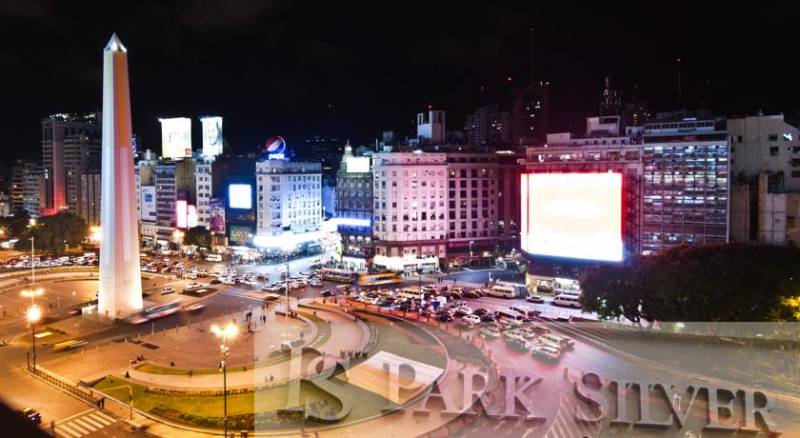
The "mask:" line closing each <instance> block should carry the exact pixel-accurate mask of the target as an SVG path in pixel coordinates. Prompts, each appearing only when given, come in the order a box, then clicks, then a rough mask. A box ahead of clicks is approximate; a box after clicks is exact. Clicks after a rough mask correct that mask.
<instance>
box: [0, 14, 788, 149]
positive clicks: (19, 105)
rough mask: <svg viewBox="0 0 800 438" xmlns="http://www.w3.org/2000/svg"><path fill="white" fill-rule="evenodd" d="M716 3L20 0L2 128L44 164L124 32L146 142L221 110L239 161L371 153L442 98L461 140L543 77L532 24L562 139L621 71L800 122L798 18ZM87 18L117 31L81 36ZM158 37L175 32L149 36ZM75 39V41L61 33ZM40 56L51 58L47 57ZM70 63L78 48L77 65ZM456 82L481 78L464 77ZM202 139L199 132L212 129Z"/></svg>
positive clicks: (693, 98)
mask: <svg viewBox="0 0 800 438" xmlns="http://www.w3.org/2000/svg"><path fill="white" fill-rule="evenodd" d="M325 8H328V9H325ZM422 8H424V10H423V9H422ZM700 8H701V9H703V11H697V9H696V7H695V8H693V10H695V11H697V12H698V13H697V14H696V15H690V16H686V15H684V14H680V13H679V12H678V10H677V9H676V10H675V11H673V12H670V11H660V12H659V13H660V15H659V16H657V17H655V18H654V16H653V15H652V14H649V13H648V11H646V10H644V9H642V8H638V9H637V8H633V9H626V10H622V11H610V10H595V11H593V13H591V14H589V13H587V14H581V15H580V16H576V17H572V16H570V15H569V14H566V13H564V12H563V11H559V10H557V9H550V10H547V9H546V8H545V9H544V10H539V9H537V10H529V8H525V7H511V6H503V7H499V6H491V5H482V6H474V7H464V6H461V7H458V6H457V5H453V4H449V5H448V4H441V5H435V6H431V5H421V4H420V5H409V6H407V7H403V8H401V7H391V6H390V7H389V8H388V9H381V10H379V9H370V8H361V9H359V10H358V11H356V12H353V11H346V12H345V11H340V10H337V9H336V8H335V7H333V8H330V7H329V6H324V5H319V6H316V7H315V8H314V9H313V11H316V12H317V13H310V12H308V11H305V10H303V9H301V8H298V7H295V6H291V5H288V4H284V3H281V2H265V3H261V2H259V3H256V4H250V3H249V2H248V3H246V4H237V5H234V6H229V7H227V8H225V9H224V10H220V9H219V5H218V4H215V3H213V2H212V3H203V4H192V3H189V4H186V5H182V4H179V3H166V4H161V3H158V4H156V3H154V2H153V3H150V2H143V3H140V4H137V5H134V6H131V8H130V10H128V11H127V13H125V14H122V13H112V12H107V13H104V15H102V16H100V15H98V11H94V10H82V9H81V6H76V7H73V8H69V9H66V8H64V7H59V6H56V5H51V4H49V3H48V2H28V3H26V4H24V5H22V4H20V5H16V6H15V5H3V6H2V8H0V22H2V23H4V24H6V26H5V27H3V30H2V32H5V33H8V34H9V35H10V34H11V33H13V32H15V31H21V30H23V29H24V30H25V31H26V35H27V38H26V40H25V42H24V43H23V44H20V45H18V46H16V47H14V48H11V49H10V50H8V51H7V52H6V56H4V57H3V58H2V60H0V62H2V67H3V68H2V69H0V71H3V73H2V74H3V75H4V79H5V80H4V81H3V82H4V83H5V84H11V83H14V84H15V86H14V87H13V89H7V90H4V95H5V96H6V97H7V101H8V102H9V103H10V104H8V105H6V106H5V107H4V109H2V111H3V114H2V117H3V119H4V120H8V121H9V122H11V124H12V125H14V126H18V127H19V129H18V130H16V131H14V132H12V133H11V134H10V137H9V140H10V143H11V144H13V145H15V146H14V147H9V152H10V154H11V158H37V152H36V150H35V148H26V147H19V145H25V144H28V143H31V144H35V143H36V141H37V137H38V131H39V128H38V126H37V125H38V124H39V121H40V120H41V118H42V117H45V116H47V115H48V114H51V113H57V112H85V111H91V110H96V109H98V108H99V104H100V96H99V94H98V92H97V90H98V89H99V80H100V75H99V66H98V64H97V62H96V60H95V59H94V57H93V56H92V55H93V52H92V51H91V50H89V48H90V47H94V46H96V45H97V44H98V41H104V39H105V38H106V36H107V35H108V34H110V33H111V32H112V31H117V32H119V34H120V35H121V37H122V38H124V39H125V40H126V41H129V43H128V45H129V46H131V47H135V48H136V51H135V53H137V54H140V55H137V56H139V58H138V60H137V62H138V63H139V64H140V65H142V67H141V68H140V69H139V70H138V71H137V70H134V71H132V72H131V76H132V82H133V87H134V91H133V92H134V94H135V95H136V99H134V101H133V102H132V106H133V108H132V112H133V127H134V132H135V133H136V134H137V136H138V137H139V140H140V145H141V147H143V148H150V149H154V150H158V145H159V126H158V122H157V118H159V117H172V116H187V117H192V118H196V117H197V116H200V115H204V114H219V115H221V116H222V117H224V118H225V120H226V126H227V129H226V140H227V141H228V143H229V144H230V145H231V146H232V147H233V149H234V150H235V151H237V152H246V151H250V150H253V149H255V148H256V147H257V146H259V145H261V144H263V140H264V139H265V138H266V137H268V136H271V135H278V134H280V135H283V136H284V137H285V138H287V141H288V142H289V143H290V144H291V145H294V146H295V147H297V146H299V145H301V144H303V142H304V140H305V139H306V138H309V137H311V136H312V135H314V134H322V135H327V136H335V137H341V138H351V140H352V141H353V143H354V144H363V143H368V142H371V141H372V140H373V139H374V138H375V137H377V136H378V134H379V133H380V131H381V130H396V131H398V132H399V133H400V134H401V135H404V134H406V133H407V132H408V131H411V129H412V117H410V115H413V114H415V113H416V112H417V111H419V110H421V109H423V108H425V107H426V106H427V105H429V104H430V105H432V106H433V107H434V108H436V109H443V110H446V111H448V114H449V119H450V120H451V123H449V124H448V125H449V126H448V129H450V130H457V129H462V127H463V120H464V117H465V115H466V114H469V113H471V112H472V111H474V110H475V109H476V108H477V107H478V106H480V105H482V104H485V103H492V102H494V101H496V100H498V98H500V97H502V96H508V95H510V94H511V91H512V90H513V89H515V88H518V87H520V86H522V85H524V84H525V82H526V81H527V80H528V77H529V72H530V60H531V56H530V53H529V52H530V46H531V44H530V42H529V40H530V37H529V30H530V27H531V26H534V27H535V29H536V32H535V37H534V39H535V42H534V44H533V47H534V59H535V60H536V68H535V70H536V77H537V78H541V79H543V80H547V81H550V82H551V84H552V90H553V97H552V105H553V114H554V116H553V126H552V129H551V131H564V130H573V131H575V130H577V129H578V127H579V126H580V124H581V121H582V118H583V117H584V116H585V115H587V114H588V113H592V112H596V110H597V106H598V99H599V94H600V91H601V90H602V86H603V78H604V77H605V76H606V75H609V76H611V78H612V80H613V83H614V86H615V87H616V88H618V89H619V90H620V91H621V92H622V93H623V97H625V98H631V97H632V96H633V93H634V86H638V92H637V93H638V94H637V97H639V98H642V99H645V100H646V101H648V104H649V106H650V108H654V109H657V110H673V109H676V108H678V107H681V106H685V107H698V106H705V107H710V108H711V109H712V110H713V111H715V112H717V113H720V114H723V115H734V114H745V113H749V114H754V113H756V112H757V111H759V110H764V111H765V112H766V113H776V112H784V113H786V114H790V113H792V112H793V110H794V108H795V104H794V101H796V98H797V96H798V90H797V88H796V87H795V86H794V85H793V82H792V81H791V79H790V78H789V76H788V72H787V71H784V70H786V69H780V68H772V67H770V66H771V65H773V64H774V65H775V66H779V65H780V64H781V63H782V62H783V61H782V60H783V58H782V57H781V56H780V52H781V50H780V44H774V43H773V42H774V41H778V40H780V39H781V37H782V35H783V33H785V32H787V31H786V30H782V29H783V28H784V27H785V26H782V24H787V23H789V22H791V18H790V16H791V14H790V13H784V11H776V10H769V9H765V10H763V11H760V12H759V13H758V14H759V15H758V18H761V19H760V20H752V21H753V23H750V18H749V17H747V16H744V15H743V14H737V13H736V12H735V11H719V10H714V9H711V8H706V9H704V8H705V7H702V6H701V7H700ZM417 11H422V13H418V12H417ZM700 12H707V13H700ZM786 12H791V11H786ZM321 17H324V18H321ZM487 17H488V18H489V19H488V20H487ZM585 17H591V18H585ZM87 18H88V19H91V20H95V21H97V22H103V23H108V24H107V25H106V24H104V25H103V26H97V27H92V28H91V29H86V30H85V31H83V32H80V33H78V34H74V35H73V34H69V35H70V36H69V37H68V38H67V37H66V36H67V33H66V32H68V30H69V29H75V28H76V26H78V25H79V23H80V22H81V20H86V19H87ZM715 20H716V21H717V22H719V23H724V24H725V28H726V29H730V30H731V31H729V32H723V33H721V34H719V35H717V34H713V35H705V34H701V35H700V36H698V35H696V34H692V35H686V34H685V33H684V32H681V31H680V29H685V28H695V29H702V28H703V25H704V24H707V25H709V29H710V28H711V27H712V25H713V22H714V21H715ZM410 23H415V24H414V25H411V24H410ZM478 24H480V26H479V25H478ZM106 26H107V27H106ZM146 26H161V27H166V28H167V29H168V31H166V32H165V33H164V34H161V35H150V34H147V35H145V34H142V33H141V32H138V31H137V29H140V28H142V27H146ZM737 28H743V29H747V30H748V32H746V33H741V32H735V31H733V30H734V29H737ZM419 29H423V30H422V31H420V30H419ZM62 32H63V33H64V34H63V35H64V38H54V37H53V36H54V35H56V36H57V35H61V33H62ZM598 32H600V33H601V34H602V35H603V38H597V37H596V36H597V34H598ZM576 43H577V44H576ZM34 46H35V47H37V50H36V52H39V53H40V54H41V56H39V57H36V58H34V57H33V56H32V51H31V50H29V48H30V47H34ZM754 49H757V50H755V51H754ZM739 52H746V53H748V62H746V63H745V62H737V61H736V59H739V58H737V53H739ZM63 53H70V55H71V56H70V57H69V59H68V60H66V59H64V58H63V57H62V55H63ZM677 58H681V88H682V90H683V93H682V94H683V95H684V97H685V99H684V104H682V105H681V104H679V103H678V102H679V100H678V99H677V83H678V78H677V76H678V65H677V61H676V60H677ZM23 71H24V72H25V73H24V74H23V73H22V72H23ZM31 72H32V73H31ZM453 76H455V77H461V78H467V80H465V81H452V79H451V78H452V77H453ZM45 77H49V78H52V77H57V78H58V80H56V81H46V80H43V79H44V78H45ZM509 78H510V79H511V80H510V81H509V80H508V79H509ZM37 79H38V80H37ZM4 86H8V85H4ZM481 86H483V87H484V88H483V90H484V91H483V95H482V93H481ZM165 89H166V90H168V91H167V92H166V93H165V92H164V90H165ZM731 89H735V90H736V93H730V92H729V90H731ZM34 102H35V103H36V105H33V103H34ZM767 102H769V104H768V103H767ZM43 108H47V110H43ZM197 125H199V124H197ZM194 134H195V138H199V135H198V134H199V128H195V132H194ZM195 146H196V147H197V145H195Z"/></svg>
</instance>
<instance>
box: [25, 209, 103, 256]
mask: <svg viewBox="0 0 800 438" xmlns="http://www.w3.org/2000/svg"><path fill="white" fill-rule="evenodd" d="M88 231H89V228H88V226H87V225H86V222H85V221H84V220H83V218H81V217H80V216H78V215H76V214H73V213H70V212H67V211H62V212H59V213H56V214H54V215H51V216H43V217H41V218H39V219H38V220H37V222H36V225H34V226H31V227H27V226H26V229H25V232H24V233H23V234H22V235H21V236H20V240H19V242H17V244H16V248H17V249H18V250H22V251H26V250H29V249H30V238H31V237H33V238H35V243H36V248H37V250H39V251H42V252H50V253H56V254H59V253H61V252H62V251H63V250H64V249H65V247H66V246H77V245H79V244H80V243H81V242H82V241H83V239H84V238H85V237H86V235H87V233H88Z"/></svg>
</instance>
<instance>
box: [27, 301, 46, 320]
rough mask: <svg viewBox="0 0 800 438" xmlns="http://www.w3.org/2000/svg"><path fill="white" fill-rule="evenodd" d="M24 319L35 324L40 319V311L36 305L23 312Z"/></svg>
mask: <svg viewBox="0 0 800 438" xmlns="http://www.w3.org/2000/svg"><path fill="white" fill-rule="evenodd" d="M25 317H26V318H27V319H28V322H36V321H39V319H41V318H42V309H40V308H39V306H37V305H36V304H34V305H32V306H31V307H28V310H27V311H26V312H25Z"/></svg>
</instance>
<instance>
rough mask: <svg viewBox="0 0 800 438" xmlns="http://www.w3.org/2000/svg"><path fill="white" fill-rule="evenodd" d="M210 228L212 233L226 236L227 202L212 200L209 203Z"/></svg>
mask: <svg viewBox="0 0 800 438" xmlns="http://www.w3.org/2000/svg"><path fill="white" fill-rule="evenodd" d="M208 209H209V219H208V221H209V226H210V228H211V232H212V233H219V234H225V202H223V200H222V199H218V198H212V199H211V200H209V201H208Z"/></svg>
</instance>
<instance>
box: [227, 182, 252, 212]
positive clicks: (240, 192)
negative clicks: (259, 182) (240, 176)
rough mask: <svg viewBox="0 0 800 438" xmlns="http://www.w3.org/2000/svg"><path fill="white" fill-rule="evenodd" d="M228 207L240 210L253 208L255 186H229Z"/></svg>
mask: <svg viewBox="0 0 800 438" xmlns="http://www.w3.org/2000/svg"><path fill="white" fill-rule="evenodd" d="M228 207H230V208H232V209H240V210H249V209H251V208H253V186H251V185H250V184H231V185H229V186H228Z"/></svg>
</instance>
